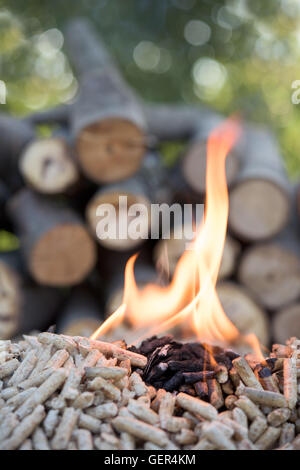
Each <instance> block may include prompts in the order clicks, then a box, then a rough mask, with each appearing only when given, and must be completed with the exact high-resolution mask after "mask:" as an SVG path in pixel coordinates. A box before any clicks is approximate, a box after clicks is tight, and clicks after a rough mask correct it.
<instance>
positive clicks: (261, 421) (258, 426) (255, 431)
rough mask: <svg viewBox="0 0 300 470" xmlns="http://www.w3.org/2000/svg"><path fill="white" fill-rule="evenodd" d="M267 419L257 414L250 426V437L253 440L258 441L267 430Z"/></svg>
mask: <svg viewBox="0 0 300 470" xmlns="http://www.w3.org/2000/svg"><path fill="white" fill-rule="evenodd" d="M267 427H268V425H267V420H266V419H265V418H262V417H261V416H257V418H255V420H254V421H252V423H251V425H250V427H249V439H250V441H252V442H255V441H257V439H258V438H259V437H260V436H261V435H262V433H264V432H265V430H266V429H267Z"/></svg>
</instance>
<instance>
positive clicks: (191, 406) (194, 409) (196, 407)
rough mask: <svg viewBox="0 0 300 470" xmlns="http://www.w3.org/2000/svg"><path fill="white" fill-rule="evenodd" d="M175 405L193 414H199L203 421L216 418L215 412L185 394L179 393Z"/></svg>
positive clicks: (208, 405) (209, 406)
mask: <svg viewBox="0 0 300 470" xmlns="http://www.w3.org/2000/svg"><path fill="white" fill-rule="evenodd" d="M176 403H177V405H179V406H181V407H182V408H183V409H185V410H187V411H190V412H191V413H194V414H199V415H200V416H202V417H203V418H205V419H208V420H213V419H216V418H217V416H218V412H217V410H216V409H215V408H214V407H213V406H212V405H210V404H208V403H206V402H205V401H202V400H200V399H199V398H194V397H190V396H189V395H186V394H185V393H179V394H178V395H177V397H176Z"/></svg>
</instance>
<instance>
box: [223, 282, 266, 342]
mask: <svg viewBox="0 0 300 470" xmlns="http://www.w3.org/2000/svg"><path fill="white" fill-rule="evenodd" d="M217 292H218V295H219V297H220V301H221V304H222V306H223V308H224V311H225V313H226V315H227V316H228V317H229V319H230V320H231V321H232V323H233V324H234V325H235V326H236V327H237V329H238V330H239V332H240V333H241V335H247V334H248V333H254V334H255V335H256V336H257V338H258V339H259V341H260V342H261V343H262V344H265V345H266V344H268V342H269V327H268V321H267V316H266V314H265V312H264V311H263V310H262V309H261V308H260V307H259V306H258V305H257V304H256V303H255V301H254V300H253V299H252V298H251V296H249V294H248V293H247V292H246V290H245V289H243V288H242V287H240V286H238V285H237V284H234V283H232V282H222V283H220V284H219V285H218V286H217Z"/></svg>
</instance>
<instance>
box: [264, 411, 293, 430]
mask: <svg viewBox="0 0 300 470" xmlns="http://www.w3.org/2000/svg"><path fill="white" fill-rule="evenodd" d="M290 415H291V411H290V410H289V409H288V408H277V409H276V410H273V411H271V413H269V414H268V416H267V420H268V423H269V424H270V425H271V426H274V427H277V426H281V424H283V423H285V422H286V421H287V420H288V419H289V417H290Z"/></svg>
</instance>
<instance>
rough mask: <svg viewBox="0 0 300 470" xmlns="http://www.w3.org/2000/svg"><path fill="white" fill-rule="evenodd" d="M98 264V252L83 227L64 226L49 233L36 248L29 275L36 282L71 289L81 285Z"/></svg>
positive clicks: (32, 256)
mask: <svg viewBox="0 0 300 470" xmlns="http://www.w3.org/2000/svg"><path fill="white" fill-rule="evenodd" d="M95 261H96V250H95V246H94V243H93V241H92V239H91V238H90V236H89V234H88V233H87V231H86V229H85V228H84V227H83V226H81V225H80V224H67V223H66V224H61V225H57V226H56V227H54V228H53V229H52V230H49V231H48V232H46V233H45V234H44V235H43V236H42V237H41V238H40V239H39V240H38V241H37V243H36V244H35V246H34V248H33V250H32V254H31V260H30V271H31V273H32V275H33V277H34V278H35V280H36V281H37V282H40V283H41V284H46V285H49V286H70V285H74V284H77V283H79V282H80V281H82V280H83V279H84V278H85V277H86V276H87V274H88V273H89V272H90V271H91V269H92V268H93V266H94V264H95Z"/></svg>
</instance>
